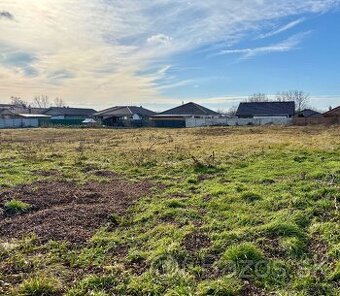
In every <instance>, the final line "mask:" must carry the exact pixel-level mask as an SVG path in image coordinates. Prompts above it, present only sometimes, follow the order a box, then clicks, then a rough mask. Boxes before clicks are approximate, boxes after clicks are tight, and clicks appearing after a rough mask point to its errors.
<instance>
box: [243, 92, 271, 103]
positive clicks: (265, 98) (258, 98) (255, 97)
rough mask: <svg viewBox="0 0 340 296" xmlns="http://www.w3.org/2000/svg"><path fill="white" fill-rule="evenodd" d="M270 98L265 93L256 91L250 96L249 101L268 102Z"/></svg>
mask: <svg viewBox="0 0 340 296" xmlns="http://www.w3.org/2000/svg"><path fill="white" fill-rule="evenodd" d="M268 101H269V98H268V96H267V95H266V94H264V93H255V94H252V95H251V96H249V98H248V99H247V102H268Z"/></svg>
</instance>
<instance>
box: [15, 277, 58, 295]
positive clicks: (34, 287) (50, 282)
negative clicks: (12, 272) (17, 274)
mask: <svg viewBox="0 0 340 296" xmlns="http://www.w3.org/2000/svg"><path fill="white" fill-rule="evenodd" d="M61 291H62V290H61V284H60V282H59V281H58V280H57V279H55V278H51V277H46V276H44V275H41V276H36V277H33V278H29V279H27V280H25V281H24V282H23V283H22V284H21V285H20V286H19V288H18V289H17V290H16V291H15V292H14V293H13V294H14V295H18V296H57V295H60V293H61Z"/></svg>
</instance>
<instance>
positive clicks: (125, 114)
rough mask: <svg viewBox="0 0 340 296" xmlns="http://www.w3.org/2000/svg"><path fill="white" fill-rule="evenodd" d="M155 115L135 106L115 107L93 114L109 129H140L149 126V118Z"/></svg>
mask: <svg viewBox="0 0 340 296" xmlns="http://www.w3.org/2000/svg"><path fill="white" fill-rule="evenodd" d="M155 114H156V113H155V112H153V111H151V110H148V109H145V108H143V107H136V106H116V107H112V108H109V109H105V110H103V111H100V112H97V113H95V114H93V117H94V118H95V119H96V120H97V121H98V122H100V123H101V124H103V125H106V126H111V127H141V126H149V125H150V117H151V116H153V115H155Z"/></svg>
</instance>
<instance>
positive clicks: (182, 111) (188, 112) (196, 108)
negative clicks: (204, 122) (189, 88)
mask: <svg viewBox="0 0 340 296" xmlns="http://www.w3.org/2000/svg"><path fill="white" fill-rule="evenodd" d="M194 115H207V116H209V115H211V116H217V115H220V114H219V113H217V112H215V111H213V110H210V109H208V108H205V107H203V106H201V105H198V104H196V103H192V102H190V103H187V104H184V105H181V106H178V107H176V108H172V109H169V110H167V111H164V112H162V113H160V114H158V115H156V116H159V117H164V116H194Z"/></svg>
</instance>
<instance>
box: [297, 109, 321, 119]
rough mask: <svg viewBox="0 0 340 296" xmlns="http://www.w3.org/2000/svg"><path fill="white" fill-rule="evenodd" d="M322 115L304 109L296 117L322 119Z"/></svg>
mask: <svg viewBox="0 0 340 296" xmlns="http://www.w3.org/2000/svg"><path fill="white" fill-rule="evenodd" d="M321 116H322V114H321V113H320V112H317V111H314V110H311V109H304V110H302V111H300V112H297V113H296V114H295V117H302V118H309V117H321Z"/></svg>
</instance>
